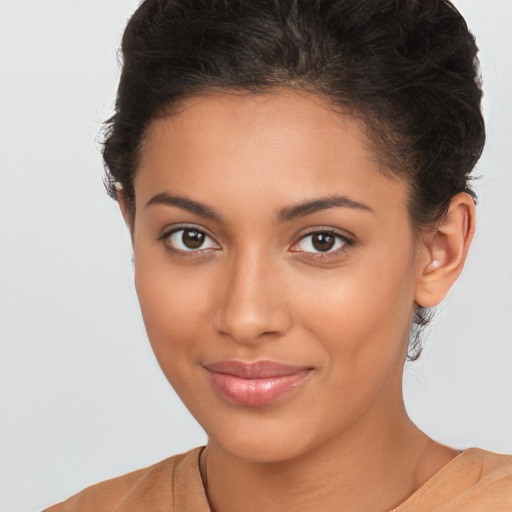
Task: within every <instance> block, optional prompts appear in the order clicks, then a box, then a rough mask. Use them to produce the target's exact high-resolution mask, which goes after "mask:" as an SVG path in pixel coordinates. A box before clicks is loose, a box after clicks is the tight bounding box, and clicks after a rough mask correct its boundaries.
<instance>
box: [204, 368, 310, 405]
mask: <svg viewBox="0 0 512 512" xmlns="http://www.w3.org/2000/svg"><path fill="white" fill-rule="evenodd" d="M205 368H206V370H208V373H209V374H210V377H211V381H212V383H213V386H214V387H215V389H216V390H217V391H218V392H219V394H220V395H221V396H223V397H224V398H226V399H227V400H229V401H230V402H232V403H235V404H238V405H245V406H258V405H265V404H268V403H270V402H273V401H274V400H276V399H277V398H279V397H280V396H282V395H284V394H285V393H288V392H289V391H291V390H292V389H293V388H295V387H296V386H298V385H299V384H300V383H301V382H302V381H303V380H304V379H306V378H307V377H308V376H309V375H310V373H311V368H307V367H299V366H289V365H285V364H281V363H277V362H273V361H256V362H254V363H244V362H242V361H220V362H216V363H210V364H206V365H205Z"/></svg>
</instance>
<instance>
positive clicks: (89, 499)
mask: <svg viewBox="0 0 512 512" xmlns="http://www.w3.org/2000/svg"><path fill="white" fill-rule="evenodd" d="M194 451H195V450H194ZM190 454H191V452H188V453H187V454H180V455H175V456H173V457H169V458H168V459H165V460H163V461H160V462H158V463H156V464H154V465H152V466H149V467H147V468H143V469H139V470H137V471H133V472H131V473H128V474H126V475H123V476H120V477H117V478H112V479H110V480H105V481H104V482H100V483H97V484H95V485H92V486H91V487H87V488H86V489H84V490H83V491H81V492H79V493H78V494H76V495H75V496H72V497H71V498H69V499H68V500H66V501H64V502H62V503H59V504H57V505H54V506H52V507H50V508H48V509H46V510H44V511H43V512H98V511H101V512H114V511H116V510H119V509H122V508H123V505H124V504H125V503H128V502H130V503H131V502H132V501H133V500H137V499H138V498H137V497H138V496H139V495H143V496H144V499H149V500H151V501H154V502H155V503H156V502H158V501H163V500H165V501H167V500H168V499H171V500H172V495H173V489H172V488H173V476H174V470H175V468H176V466H177V465H179V463H180V462H181V461H182V460H183V459H184V458H185V457H187V456H190Z"/></svg>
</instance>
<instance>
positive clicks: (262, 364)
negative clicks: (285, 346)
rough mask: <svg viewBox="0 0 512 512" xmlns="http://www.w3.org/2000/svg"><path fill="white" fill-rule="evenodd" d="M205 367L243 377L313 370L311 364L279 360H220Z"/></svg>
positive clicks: (216, 371) (264, 376)
mask: <svg viewBox="0 0 512 512" xmlns="http://www.w3.org/2000/svg"><path fill="white" fill-rule="evenodd" d="M204 367H205V368H206V369H207V370H210V371H212V372H215V373H226V374H228V375H233V376H235V377H239V378H241V379H268V378H272V377H284V376H286V375H293V374H295V373H298V372H301V371H305V370H311V369H312V368H311V367H309V366H295V365H289V364H284V363H279V362H277V361H265V360H264V361H253V362H244V361H235V360H232V361H218V362H214V363H208V364H205V365H204Z"/></svg>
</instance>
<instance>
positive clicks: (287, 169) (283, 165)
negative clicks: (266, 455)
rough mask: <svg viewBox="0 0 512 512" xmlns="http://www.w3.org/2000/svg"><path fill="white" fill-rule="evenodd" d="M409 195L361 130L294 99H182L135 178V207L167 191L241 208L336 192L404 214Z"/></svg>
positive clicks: (307, 98)
mask: <svg viewBox="0 0 512 512" xmlns="http://www.w3.org/2000/svg"><path fill="white" fill-rule="evenodd" d="M405 188H406V187H405V185H404V183H402V181H401V180H400V179H398V178H396V177H393V178H391V177H389V175H388V174H386V175H384V173H382V172H381V168H380V165H379V164H378V162H377V159H376V157H375V154H374V153H373V151H372V150H371V149H370V148H369V144H368V140H367V136H366V131H365V127H364V125H363V124H362V123H361V122H360V121H358V120H357V119H355V118H353V117H351V116H349V115H346V114H343V113H340V112H339V111H336V110H334V109H333V108H332V106H331V105H330V104H329V103H328V102H326V101H325V100H323V99H322V98H320V97H318V96H314V95H312V94H308V93H297V92H291V91H284V92H277V93H272V94H262V95H244V96H242V95H234V94H216V95H211V96H197V97H191V98H187V99H185V100H183V101H182V102H181V103H180V104H179V106H178V108H177V109H176V111H175V112H173V113H172V114H171V115H169V116H165V117H161V118H158V119H156V120H154V121H153V122H152V124H151V126H150V127H149V129H148V131H147V134H146V138H145V142H144V145H143V148H142V153H141V160H140V166H139V169H138V173H137V176H136V179H135V191H136V200H137V202H139V201H140V202H144V201H146V200H148V199H149V198H150V197H151V195H152V194H157V193H160V192H163V191H167V192H172V193H182V194H185V195H190V194H192V193H193V194H194V195H195V198H196V199H198V200H204V201H205V202H208V203H211V202H212V200H215V199H216V198H217V199H218V201H220V202H222V201H223V199H224V200H225V198H226V195H228V194H230V195H231V196H236V197H238V198H240V204H242V205H244V207H248V206H249V205H250V204H252V203H254V202H258V203H259V205H260V207H261V206H262V205H263V204H264V203H265V202H266V200H267V199H268V200H270V199H272V201H273V202H276V201H277V202H281V203H283V202H284V203H293V202H294V201H303V200H305V199H308V198H309V197H313V198H314V197H318V196H322V195H323V196H328V195H332V194H334V193H339V194H343V195H345V196H348V197H350V198H351V199H354V200H356V201H358V200H361V202H364V201H362V197H361V196H365V198H366V200H367V201H374V200H376V199H379V201H380V202H381V203H382V206H383V207H386V206H385V204H384V203H386V202H392V203H394V204H395V203H396V199H397V194H399V195H400V194H401V195H402V196H403V197H401V199H400V200H401V202H402V203H404V205H405V199H406V197H405V195H404V194H405Z"/></svg>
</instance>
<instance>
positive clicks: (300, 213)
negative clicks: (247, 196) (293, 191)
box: [278, 196, 373, 222]
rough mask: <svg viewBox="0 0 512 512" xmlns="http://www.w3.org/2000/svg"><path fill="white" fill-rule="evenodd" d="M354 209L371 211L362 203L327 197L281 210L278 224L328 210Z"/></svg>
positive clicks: (344, 198)
mask: <svg viewBox="0 0 512 512" xmlns="http://www.w3.org/2000/svg"><path fill="white" fill-rule="evenodd" d="M340 207H343V208H355V209H356V210H366V211H369V212H372V211H373V210H372V209H371V208H370V207H369V206H368V205H366V204H364V203H359V202H358V201H354V200H352V199H349V198H348V197H345V196H329V197H321V198H319V199H314V200H312V201H306V202H304V203H299V204H297V205H294V206H288V207H286V208H283V209H282V210H281V211H280V212H279V215H278V219H279V222H288V221H290V220H293V219H296V218H298V217H304V216H306V215H311V214H312V213H315V212H318V211H321V210H327V209H329V208H340Z"/></svg>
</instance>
